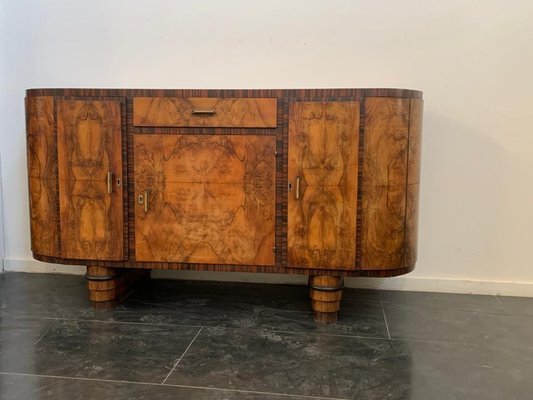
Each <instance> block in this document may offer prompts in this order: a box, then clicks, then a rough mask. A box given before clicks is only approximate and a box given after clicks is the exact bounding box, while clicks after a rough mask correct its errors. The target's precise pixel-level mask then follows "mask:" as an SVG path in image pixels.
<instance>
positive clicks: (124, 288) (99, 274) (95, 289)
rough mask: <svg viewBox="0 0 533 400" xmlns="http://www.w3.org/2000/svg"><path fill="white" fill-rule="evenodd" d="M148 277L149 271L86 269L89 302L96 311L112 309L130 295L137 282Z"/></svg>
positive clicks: (106, 268) (105, 268) (103, 268)
mask: <svg viewBox="0 0 533 400" xmlns="http://www.w3.org/2000/svg"><path fill="white" fill-rule="evenodd" d="M148 277H150V271H149V270H143V269H123V268H108V267H87V274H86V275H85V278H86V279H87V288H88V289H89V300H91V303H92V305H93V307H95V308H97V309H108V308H113V307H116V306H117V305H119V304H120V303H122V302H123V301H124V300H126V298H127V297H128V296H129V295H130V294H131V292H132V291H133V289H134V288H135V285H136V284H137V282H139V280H141V279H144V278H148Z"/></svg>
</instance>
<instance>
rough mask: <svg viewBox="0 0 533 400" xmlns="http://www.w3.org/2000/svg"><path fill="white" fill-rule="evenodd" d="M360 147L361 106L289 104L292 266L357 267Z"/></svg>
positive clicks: (289, 240) (289, 242) (340, 103)
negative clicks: (297, 196) (297, 192)
mask: <svg viewBox="0 0 533 400" xmlns="http://www.w3.org/2000/svg"><path fill="white" fill-rule="evenodd" d="M358 143H359V103H358V102H300V103H293V104H291V105H290V108H289V156H288V159H289V164H288V179H289V182H290V183H291V186H292V193H289V200H288V264H289V266H298V267H307V268H326V269H353V268H354V266H355V236H356V232H355V216H356V215H355V214H356V213H355V210H356V205H357V170H358V163H357V154H358V153H357V149H358ZM298 179H299V185H297V180H298ZM296 186H299V196H300V198H299V199H297V198H296V190H297V187H296Z"/></svg>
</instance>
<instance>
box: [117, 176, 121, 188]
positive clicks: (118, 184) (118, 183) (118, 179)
mask: <svg viewBox="0 0 533 400" xmlns="http://www.w3.org/2000/svg"><path fill="white" fill-rule="evenodd" d="M120 185H121V183H120V178H117V187H118V188H119V187H120Z"/></svg>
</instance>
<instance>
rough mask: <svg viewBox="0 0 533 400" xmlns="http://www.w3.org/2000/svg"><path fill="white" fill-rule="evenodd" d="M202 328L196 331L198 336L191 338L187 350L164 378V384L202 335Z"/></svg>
mask: <svg viewBox="0 0 533 400" xmlns="http://www.w3.org/2000/svg"><path fill="white" fill-rule="evenodd" d="M202 329H204V327H203V326H201V327H200V329H199V330H198V332H197V333H196V336H194V337H193V338H192V340H191V343H189V345H188V346H187V348H186V349H185V351H184V352H183V354H182V355H181V356H180V358H178V361H176V363H175V364H174V366H173V367H172V369H171V370H170V372H169V373H168V374H167V376H166V377H165V379H163V382H162V383H161V384H162V385H164V384H165V382H166V381H167V379H168V378H169V377H170V375H171V374H172V373H173V372H174V370H175V369H176V367H177V366H178V364H179V363H180V361H181V359H182V358H183V356H184V355H185V353H187V351H189V349H190V348H191V346H192V344H193V343H194V341H195V340H196V338H197V337H198V335H200V332H202Z"/></svg>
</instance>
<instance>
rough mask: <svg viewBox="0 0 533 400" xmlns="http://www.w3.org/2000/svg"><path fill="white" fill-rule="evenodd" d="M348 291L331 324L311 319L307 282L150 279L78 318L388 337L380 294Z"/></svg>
mask: <svg viewBox="0 0 533 400" xmlns="http://www.w3.org/2000/svg"><path fill="white" fill-rule="evenodd" d="M346 292H347V295H345V298H344V300H343V302H342V305H341V311H340V313H339V322H338V323H337V324H331V325H324V324H320V323H316V322H315V321H314V320H313V316H312V311H311V306H310V300H309V289H308V288H306V287H301V286H288V285H253V284H231V283H230V284H222V283H219V282H179V281H174V282H172V281H152V282H151V284H150V285H149V286H148V287H146V288H145V289H144V290H141V291H139V292H137V293H135V294H134V296H132V298H131V299H130V300H128V301H127V302H126V303H124V304H123V305H122V306H120V307H118V308H116V309H114V310H111V311H96V310H90V311H88V312H87V313H86V314H84V315H83V317H82V319H89V320H104V321H105V320H107V321H123V322H145V323H153V324H177V325H191V326H200V325H201V326H212V327H213V326H223V327H231V328H254V329H270V330H278V331H294V332H300V331H309V332H320V333H324V334H332V335H348V336H365V337H383V338H386V337H387V329H386V325H385V320H384V317H383V311H382V308H381V304H380V302H379V293H378V292H376V291H364V290H362V291H358V290H352V289H348V290H346Z"/></svg>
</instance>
